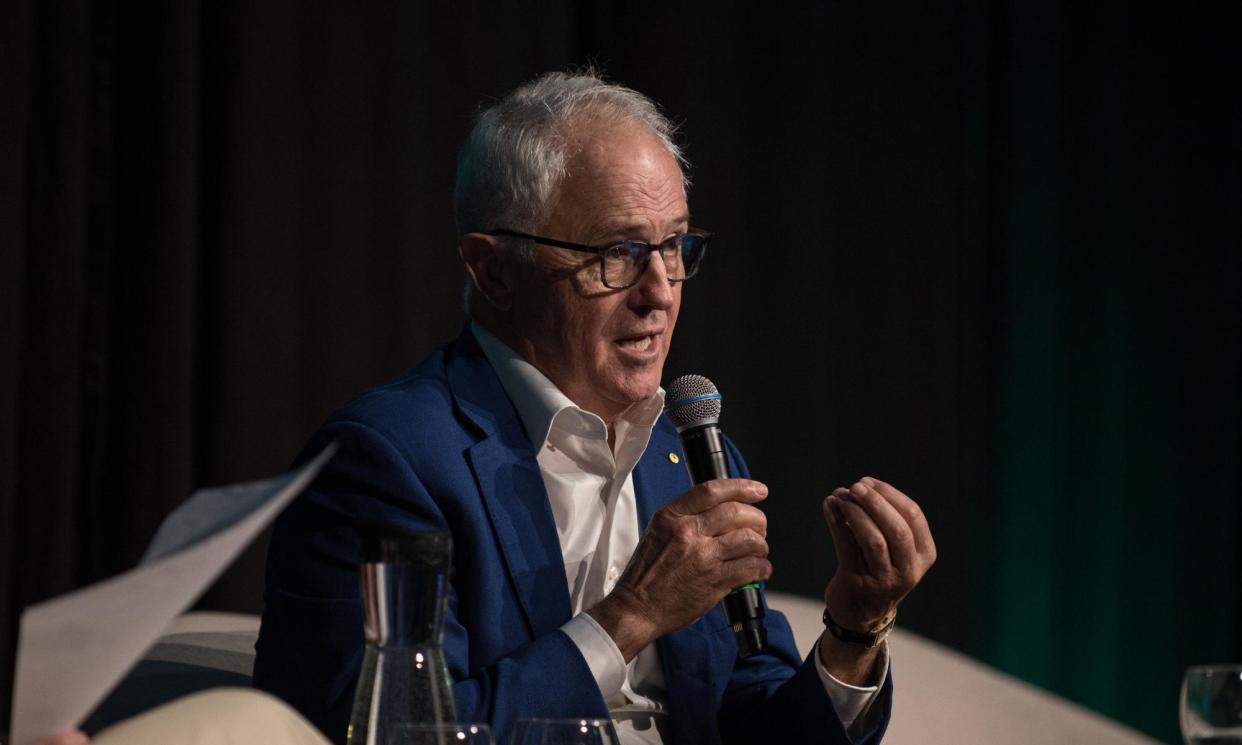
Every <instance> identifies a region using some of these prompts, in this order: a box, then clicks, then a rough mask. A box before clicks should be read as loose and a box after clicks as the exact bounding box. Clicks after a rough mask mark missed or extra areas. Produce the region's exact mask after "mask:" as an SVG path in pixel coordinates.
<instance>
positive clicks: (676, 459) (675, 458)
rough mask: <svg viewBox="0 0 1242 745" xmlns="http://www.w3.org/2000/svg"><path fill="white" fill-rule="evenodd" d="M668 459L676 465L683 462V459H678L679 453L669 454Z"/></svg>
mask: <svg viewBox="0 0 1242 745" xmlns="http://www.w3.org/2000/svg"><path fill="white" fill-rule="evenodd" d="M668 459H669V460H670V461H672V462H674V463H680V462H681V458H678V457H677V453H669V454H668Z"/></svg>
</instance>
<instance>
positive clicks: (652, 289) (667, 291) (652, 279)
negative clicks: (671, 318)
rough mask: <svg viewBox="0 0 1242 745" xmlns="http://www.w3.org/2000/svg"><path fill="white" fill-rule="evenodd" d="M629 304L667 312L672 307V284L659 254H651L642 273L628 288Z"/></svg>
mask: <svg viewBox="0 0 1242 745" xmlns="http://www.w3.org/2000/svg"><path fill="white" fill-rule="evenodd" d="M630 293H631V294H630V304H631V305H638V306H648V307H652V308H656V309H659V310H667V309H669V308H670V307H672V305H673V283H672V282H670V281H668V270H667V269H666V268H665V266H664V259H663V258H661V257H660V255H659V254H651V256H650V258H649V259H648V261H647V266H646V267H645V268H644V269H643V273H642V274H640V275H638V281H637V282H635V283H634V286H633V287H631V288H630Z"/></svg>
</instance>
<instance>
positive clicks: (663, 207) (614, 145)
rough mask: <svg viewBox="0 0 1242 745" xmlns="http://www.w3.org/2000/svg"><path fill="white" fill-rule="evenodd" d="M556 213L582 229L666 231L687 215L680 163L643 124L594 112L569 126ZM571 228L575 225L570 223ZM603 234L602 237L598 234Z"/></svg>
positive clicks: (558, 218)
mask: <svg viewBox="0 0 1242 745" xmlns="http://www.w3.org/2000/svg"><path fill="white" fill-rule="evenodd" d="M567 140H568V143H567V144H568V145H569V154H568V156H567V160H566V164H565V165H566V174H565V178H564V179H563V180H562V182H561V185H560V189H559V190H558V193H557V195H556V199H555V200H554V205H555V206H554V209H553V210H552V217H553V218H554V219H557V220H558V221H560V222H568V223H573V225H572V227H573V228H575V229H576V230H578V231H592V230H594V231H602V232H607V231H609V230H620V229H630V228H633V230H632V231H631V232H639V231H640V230H641V231H643V232H664V231H667V230H670V229H672V228H673V227H675V225H674V223H677V222H678V221H683V222H684V220H685V219H686V217H687V215H686V212H687V208H686V198H685V189H684V186H683V180H682V173H681V167H680V166H679V165H678V163H677V161H676V159H675V158H674V157H673V155H672V154H671V153H670V152H669V151H668V148H666V147H665V146H664V144H663V143H662V142H661V141H660V139H659V138H658V137H656V136H655V135H654V134H652V133H651V132H649V131H648V130H647V129H646V128H644V127H642V126H641V125H639V124H637V123H635V122H632V121H629V120H625V119H620V120H618V119H617V118H605V117H593V118H588V119H584V120H582V121H579V122H576V123H575V126H573V128H572V129H571V130H570V131H569V133H568V136H567ZM565 227H570V226H568V225H567V226H565ZM599 237H602V236H599Z"/></svg>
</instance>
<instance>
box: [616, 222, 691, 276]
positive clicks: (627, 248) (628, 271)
mask: <svg viewBox="0 0 1242 745" xmlns="http://www.w3.org/2000/svg"><path fill="white" fill-rule="evenodd" d="M703 244H704V241H703V236H701V235H694V234H687V235H680V236H676V237H674V238H670V239H668V240H667V241H664V242H663V243H661V244H660V245H658V246H651V245H648V244H646V243H643V242H642V241H625V242H623V243H619V244H617V245H615V246H613V247H611V248H609V249H608V250H607V251H605V252H604V283H605V284H607V285H608V286H609V287H626V286H629V285H632V284H634V282H636V281H637V280H638V276H639V275H640V274H642V272H643V270H645V269H646V268H647V262H648V261H649V258H650V256H651V254H652V253H653V252H656V251H658V252H659V253H660V257H661V258H662V259H663V260H664V271H665V273H666V274H667V275H668V278H669V279H670V280H682V279H685V278H687V277H689V276H690V275H692V274H694V270H695V269H696V268H697V267H698V263H699V259H700V258H701V257H702V255H703Z"/></svg>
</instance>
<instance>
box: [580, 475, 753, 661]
mask: <svg viewBox="0 0 1242 745" xmlns="http://www.w3.org/2000/svg"><path fill="white" fill-rule="evenodd" d="M767 494H768V489H767V487H766V486H764V485H763V484H761V483H759V482H758V481H749V480H746V479H717V480H714V481H707V482H704V483H702V484H699V485H698V486H695V487H694V488H693V489H691V490H690V491H688V492H686V493H685V494H682V495H681V496H680V497H678V498H677V499H675V500H673V501H672V502H669V503H668V504H666V505H664V507H662V508H661V509H660V510H659V511H658V512H656V513H655V515H653V516H652V518H651V522H650V523H649V524H648V525H647V530H646V531H645V532H644V533H643V537H642V540H640V541H639V543H638V547H637V548H635V549H634V555H633V556H632V557H630V562H629V564H628V565H627V566H626V569H625V572H624V573H623V574H622V575H621V578H620V579H618V580H617V585H616V587H614V588H613V590H612V592H611V593H610V594H609V595H608V597H606V598H604V599H603V600H602V601H600V603H599V604H598V605H596V606H595V607H593V608H591V609H590V610H589V611H588V612H589V613H590V614H591V616H592V617H593V618H595V620H596V621H598V622H599V624H600V625H601V626H602V627H603V628H604V630H605V631H607V632H608V633H609V634H610V635H611V636H612V638H613V641H615V642H616V644H617V648H618V649H620V650H621V653H622V655H623V656H624V657H625V659H626V660H627V661H629V660H630V659H632V658H633V657H634V655H636V654H638V653H639V652H640V651H642V649H643V647H646V646H647V645H648V644H650V643H651V642H652V641H655V640H656V639H658V638H659V637H661V636H663V635H664V634H667V633H669V632H670V631H675V630H677V629H680V628H682V627H684V626H688V625H690V624H691V623H693V622H694V621H695V620H697V619H698V618H700V617H701V616H703V615H704V614H706V613H707V612H708V611H709V610H711V609H712V606H714V605H715V604H716V603H719V602H720V600H721V598H723V597H724V596H725V595H726V594H727V593H728V592H729V590H731V589H732V588H734V587H736V586H738V585H744V584H746V583H747V582H754V581H756V580H762V579H767V578H768V577H769V576H771V574H772V565H771V563H770V562H769V561H768V559H767V556H768V543H767V534H768V522H767V518H766V517H765V516H764V514H763V512H761V511H760V510H759V509H758V508H756V507H754V506H753V505H754V503H756V502H760V501H762V500H763V499H764V498H766V497H767Z"/></svg>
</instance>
